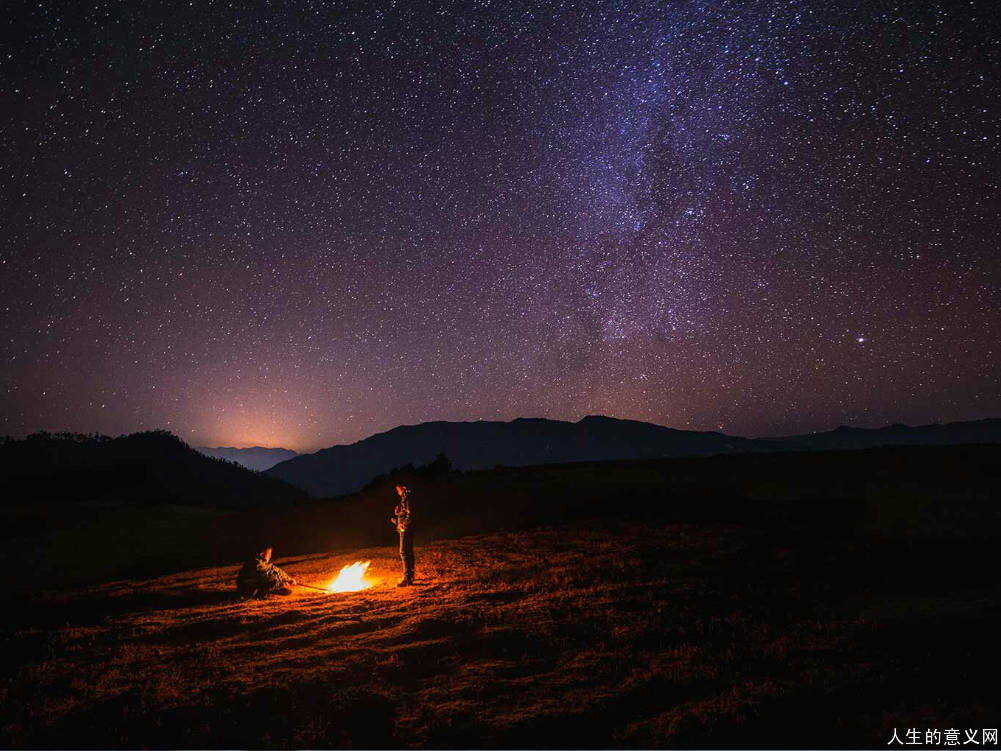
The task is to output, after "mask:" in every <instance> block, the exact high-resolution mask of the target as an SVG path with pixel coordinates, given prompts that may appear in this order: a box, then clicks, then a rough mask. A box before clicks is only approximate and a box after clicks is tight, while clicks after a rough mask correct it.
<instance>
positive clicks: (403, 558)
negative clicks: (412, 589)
mask: <svg viewBox="0 0 1001 751" xmlns="http://www.w3.org/2000/svg"><path fill="white" fill-rule="evenodd" d="M400 562H401V563H403V579H404V581H406V578H407V533H406V532H404V531H401V532H400Z"/></svg>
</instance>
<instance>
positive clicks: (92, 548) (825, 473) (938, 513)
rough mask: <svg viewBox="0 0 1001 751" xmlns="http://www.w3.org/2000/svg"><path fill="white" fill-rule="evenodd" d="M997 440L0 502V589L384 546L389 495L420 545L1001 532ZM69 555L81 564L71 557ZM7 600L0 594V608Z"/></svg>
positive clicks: (947, 537) (945, 536)
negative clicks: (254, 553) (252, 498)
mask: <svg viewBox="0 0 1001 751" xmlns="http://www.w3.org/2000/svg"><path fill="white" fill-rule="evenodd" d="M999 466H1001V445H980V446H944V447H925V446H903V447H886V448H879V449H868V450H864V451H841V452H808V453H774V454H736V455H721V456H713V457H689V458H680V459H659V460H646V461H618V462H589V463H576V464H554V465H548V466H534V467H506V468H499V469H489V470H480V471H473V472H464V473H459V472H453V473H450V474H447V475H443V476H441V475H440V476H431V477H427V476H421V475H418V474H414V473H410V472H405V473H401V474H398V475H394V476H389V477H384V478H382V479H381V480H379V481H378V482H376V483H374V484H373V485H372V486H371V487H369V488H367V489H366V490H364V491H361V492H359V493H356V494H354V495H351V496H345V497H341V498H338V499H335V500H332V501H311V502H304V503H296V504H295V505H294V506H290V507H287V508H282V509H281V510H280V511H279V510H276V509H274V508H272V507H268V506H257V507H251V508H247V509H243V510H237V509H220V508H213V507H201V508H195V507H191V506H175V505H148V506H136V505H128V506H123V505H121V504H116V503H78V504H75V505H72V506H62V507H60V508H59V512H58V513H52V510H51V508H50V507H49V506H48V505H47V504H36V505H34V506H16V507H14V506H7V507H0V514H2V515H0V540H2V542H3V544H4V546H5V550H6V553H7V558H8V559H9V560H12V561H14V562H15V563H16V565H17V568H18V571H19V575H18V577H17V579H16V580H15V581H13V582H10V583H9V584H8V586H7V588H6V589H5V594H6V595H7V596H9V595H11V594H12V593H16V592H18V591H21V590H27V591H30V592H33V593H37V592H38V591H39V590H40V589H45V590H60V589H65V588H69V587H74V586H80V585H84V584H93V583H95V582H100V581H108V580H109V579H112V578H124V577H138V576H155V575H159V574H163V573H167V572H170V571H179V570H185V569H191V568H196V567H201V566H212V565H220V564H223V563H226V562H236V561H239V560H240V559H241V558H242V557H244V556H246V555H247V554H248V553H247V551H248V550H255V549H256V547H255V546H258V545H261V544H262V543H270V544H272V545H274V547H275V549H276V550H277V551H279V554H280V555H293V554H295V555H306V554H314V553H320V552H323V551H327V550H332V549H335V548H343V547H367V546H370V545H379V544H392V537H393V528H392V526H391V525H390V523H389V516H390V515H391V513H392V509H393V506H394V504H395V503H396V494H395V492H394V490H393V485H394V484H395V483H396V482H398V481H402V482H405V483H406V484H408V485H410V487H411V488H412V489H413V495H412V500H413V503H414V508H415V510H417V511H418V512H419V514H420V521H421V537H422V539H423V540H431V539H446V538H456V537H461V536H464V535H470V534H481V533H489V532H493V531H496V530H501V529H503V530H507V531H514V530H523V529H527V528H531V527H534V526H540V525H553V524H566V523H571V522H581V521H587V520H607V521H609V522H612V523H618V522H620V521H622V520H624V519H645V520H647V521H648V523H650V524H653V525H663V524H678V523H703V522H709V523H714V524H744V525H759V526H761V525H767V524H771V525H776V524H777V525H784V526H789V525H793V524H798V525H815V526H818V527H821V528H825V529H826V528H829V529H840V530H842V531H844V532H845V533H847V532H850V531H855V532H858V533H864V534H866V535H871V536H874V537H875V538H879V539H883V538H886V539H899V538H901V537H908V538H910V539H921V540H926V541H928V543H927V544H928V545H934V544H937V542H938V541H943V540H944V541H955V540H964V541H976V540H981V539H989V538H991V537H992V536H995V537H997V536H1001V507H999V506H998V504H997V502H996V499H997V498H999V497H1001V474H999V472H998V467H999ZM80 550H86V551H87V555H86V556H81V555H80V554H79V551H80ZM3 597H4V595H3V594H0V599H2V598H3Z"/></svg>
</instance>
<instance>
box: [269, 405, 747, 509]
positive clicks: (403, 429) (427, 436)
mask: <svg viewBox="0 0 1001 751" xmlns="http://www.w3.org/2000/svg"><path fill="white" fill-rule="evenodd" d="M753 443H754V442H753V441H749V440H748V439H746V438H733V437H730V436H726V435H723V434H722V433H707V432H698V431H691V430H674V429H672V428H665V427H663V426H661V425H653V424H651V423H646V422H639V421H636V420H617V419H613V418H610V417H600V416H592V417H585V418H584V419H582V420H580V421H579V422H575V423H574V422H563V421H560V420H545V419H541V418H532V419H528V418H521V419H517V420H512V421H511V422H487V421H480V422H426V423H421V424H420V425H403V426H400V427H398V428H394V429H393V430H390V431H388V432H385V433H379V434H377V435H374V436H371V437H369V438H366V439H364V440H362V441H358V442H357V443H353V444H351V445H348V446H333V447H331V448H328V449H322V450H320V451H317V452H316V453H315V454H300V455H299V456H297V457H295V458H294V459H289V460H288V461H284V462H282V463H281V464H277V465H275V466H274V467H272V468H271V469H269V470H268V471H267V472H266V473H265V474H267V475H270V476H271V477H277V478H280V479H282V480H285V481H286V482H290V483H292V484H293V485H296V486H297V487H300V488H302V489H303V490H305V491H306V492H308V493H309V494H310V495H312V496H314V497H327V496H335V495H344V494H346V493H352V492H354V491H356V490H359V489H360V488H362V487H364V486H365V484H366V483H367V482H368V481H369V480H371V479H372V478H373V477H375V476H376V475H379V474H382V473H385V472H388V471H390V470H392V469H393V468H395V467H402V466H404V465H407V464H414V465H424V464H429V463H431V462H432V461H434V459H435V458H436V457H437V456H438V455H439V454H445V455H446V456H447V457H448V458H449V459H450V460H451V462H452V464H453V466H454V467H455V469H458V470H470V469H488V468H493V467H494V466H496V465H498V464H500V465H505V466H512V467H516V466H527V465H532V464H561V463H565V462H577V461H601V460H605V459H657V458H661V457H667V456H708V455H712V454H721V453H727V452H731V451H742V450H750V446H752V445H753Z"/></svg>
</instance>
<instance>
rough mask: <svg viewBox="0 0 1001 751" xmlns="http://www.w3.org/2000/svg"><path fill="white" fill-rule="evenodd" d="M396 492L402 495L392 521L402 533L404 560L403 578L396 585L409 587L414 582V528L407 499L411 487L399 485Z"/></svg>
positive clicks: (401, 554)
mask: <svg viewBox="0 0 1001 751" xmlns="http://www.w3.org/2000/svg"><path fill="white" fill-rule="evenodd" d="M396 494H397V495H398V496H400V502H399V503H398V504H396V509H394V511H393V514H395V515H394V516H393V518H392V519H391V520H390V521H391V522H392V523H393V524H395V525H396V531H397V532H399V533H400V558H401V559H402V560H403V578H402V579H400V581H399V583H398V584H397V585H396V586H397V587H409V586H410V585H411V584H413V583H414V528H413V526H412V524H411V522H410V501H408V500H407V496H408V495H410V488H408V487H407V486H406V485H397V486H396Z"/></svg>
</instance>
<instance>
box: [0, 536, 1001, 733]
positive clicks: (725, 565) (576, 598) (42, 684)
mask: <svg viewBox="0 0 1001 751" xmlns="http://www.w3.org/2000/svg"><path fill="white" fill-rule="evenodd" d="M418 542H420V540H418ZM356 559H371V560H372V561H373V575H374V576H375V577H377V578H379V579H380V580H381V583H380V584H379V585H378V586H377V587H375V588H373V589H371V590H367V591H364V592H359V593H353V594H342V595H324V594H320V593H314V592H310V591H308V590H299V591H298V592H297V593H296V594H294V595H293V596H291V597H285V598H277V597H276V598H272V599H267V600H262V601H250V602H239V601H236V600H234V599H233V597H232V585H233V577H234V575H235V571H236V569H235V567H224V568H207V569H203V570H198V571H191V572H187V573H182V574H174V575H170V576H166V577H162V578H159V579H154V580H150V581H145V582H139V581H136V582H118V583H112V584H106V585H101V586H98V587H96V588H94V589H91V590H87V591H81V592H77V593H74V594H63V595H51V596H50V597H48V598H47V599H46V600H44V601H42V602H36V603H34V604H33V605H31V606H30V608H29V610H26V611H24V612H20V613H13V614H12V615H11V616H9V617H8V622H7V624H6V626H5V629H4V630H3V631H2V632H0V634H2V638H3V639H4V640H5V644H4V650H3V653H4V655H5V656H4V658H3V659H4V661H5V663H6V664H5V666H4V670H3V673H2V675H3V681H2V684H0V710H2V713H0V721H2V727H0V741H2V745H3V746H5V747H12V746H14V747H21V746H24V747H71V748H72V747H111V748H114V747H176V748H187V747H230V748H232V747H251V748H256V747H317V748H321V747H330V746H335V747H355V748H387V747H473V748H476V747H508V748H521V747H567V748H572V747H577V748H599V747H621V746H624V747H668V746H680V747H745V748H746V747H750V748H754V747H807V748H809V747H822V748H832V747H847V748H852V747H866V748H871V747H881V746H884V745H885V744H886V742H887V740H889V738H890V737H891V734H892V732H893V728H895V727H896V728H897V729H898V731H899V733H900V735H901V736H903V733H904V732H905V730H906V728H909V727H919V728H922V729H925V728H936V727H937V728H939V729H945V728H949V727H956V728H982V727H996V720H997V718H998V716H999V713H998V710H999V704H1001V702H999V700H998V694H997V691H996V690H995V689H994V688H993V686H994V682H995V679H996V676H995V675H994V674H993V670H994V666H995V665H996V664H997V663H998V657H999V654H998V652H999V649H998V646H997V644H996V633H997V629H998V625H999V624H998V621H999V610H998V604H997V603H998V584H997V582H996V578H995V576H994V573H993V571H994V569H993V566H992V561H993V556H992V554H991V549H990V546H985V545H969V544H962V543H949V542H942V543H935V544H929V543H927V542H924V543H915V542H908V541H906V540H895V541H894V540H882V541H877V540H874V539H871V538H867V537H862V536H858V535H855V534H853V533H850V532H845V531H842V532H837V531H828V532H826V533H823V532H820V531H818V529H817V528H815V527H795V526H792V527H790V526H788V525H779V526H774V527H762V526H756V527H748V526H737V525H721V524H712V523H703V524H642V523H638V522H608V523H605V524H601V525H598V524H588V523H576V524H574V525H571V526H563V527H547V528H542V529H535V530H526V531H521V532H517V533H493V534H489V535H485V536H473V537H465V538H462V539H457V540H446V541H439V542H435V543H433V544H430V545H426V546H423V547H418V555H417V560H418V576H419V580H418V581H419V586H416V587H413V588H410V589H396V588H394V587H392V586H391V585H392V583H393V582H395V579H396V576H397V573H398V560H397V558H396V557H395V551H393V550H392V549H391V548H388V547H384V548H375V549H353V550H344V551H341V552H338V553H336V554H323V555H310V556H302V557H297V558H292V559H287V560H284V561H280V563H281V564H282V565H284V566H285V567H286V568H287V569H288V570H289V571H290V572H292V573H293V574H294V575H296V576H297V577H299V578H300V580H302V581H306V582H311V583H315V584H325V583H326V582H327V581H329V580H330V579H331V578H332V576H333V575H334V573H335V572H336V571H337V570H338V569H339V568H340V567H341V566H342V565H345V564H347V563H350V562H353V561H354V560H356ZM26 607H27V606H26Z"/></svg>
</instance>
